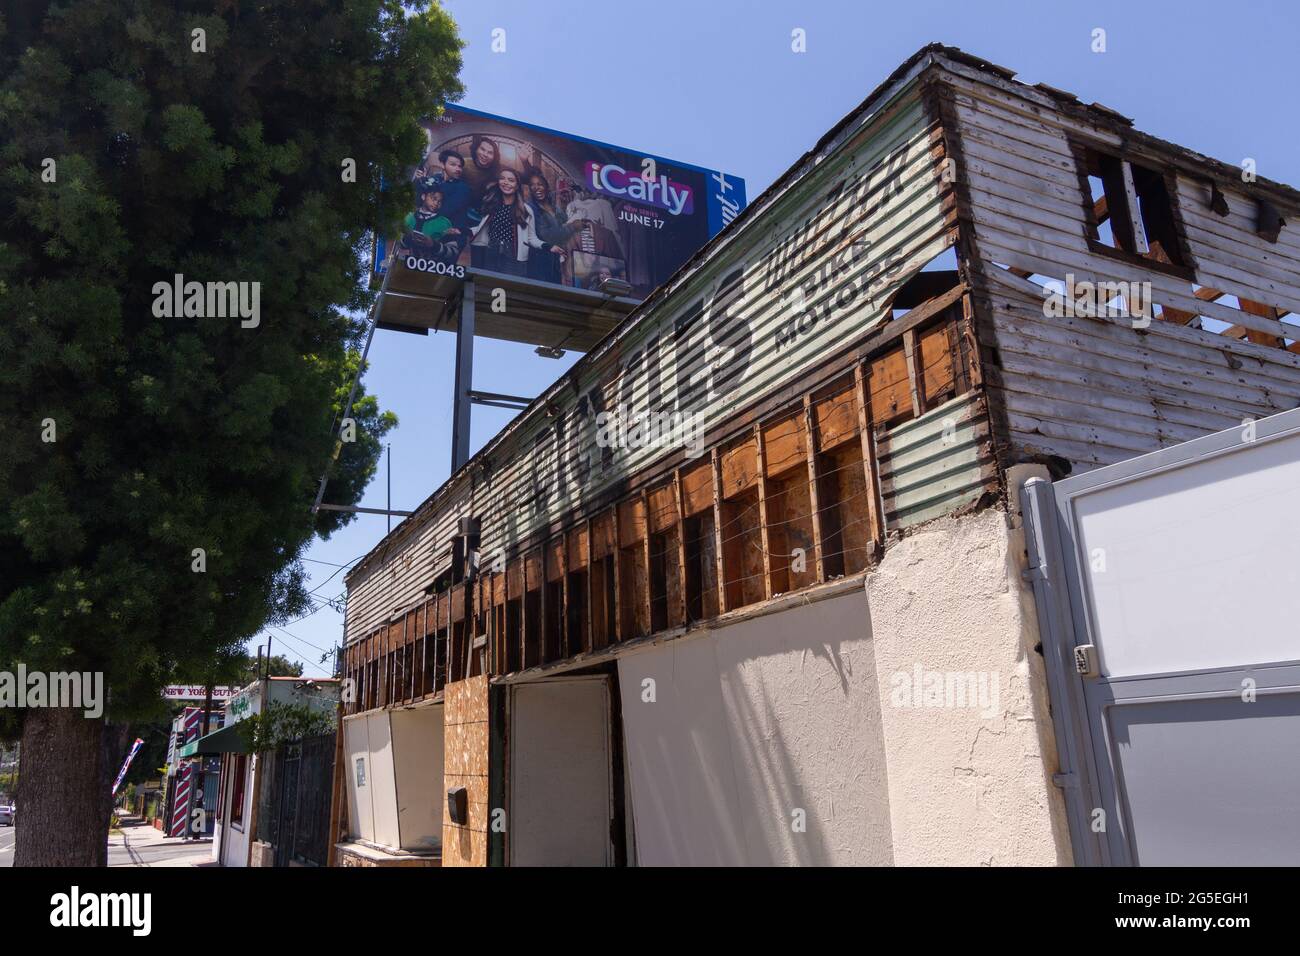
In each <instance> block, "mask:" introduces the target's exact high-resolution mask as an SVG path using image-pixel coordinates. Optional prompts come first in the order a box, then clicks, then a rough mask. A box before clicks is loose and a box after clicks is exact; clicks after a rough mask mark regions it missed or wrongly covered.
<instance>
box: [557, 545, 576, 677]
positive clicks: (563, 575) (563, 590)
mask: <svg viewBox="0 0 1300 956" xmlns="http://www.w3.org/2000/svg"><path fill="white" fill-rule="evenodd" d="M569 600H570V598H569V532H568V531H562V532H561V533H560V658H561V659H563V658H566V657H571V656H572V655H573V653H574V651H573V649H572V648H571V647H569Z"/></svg>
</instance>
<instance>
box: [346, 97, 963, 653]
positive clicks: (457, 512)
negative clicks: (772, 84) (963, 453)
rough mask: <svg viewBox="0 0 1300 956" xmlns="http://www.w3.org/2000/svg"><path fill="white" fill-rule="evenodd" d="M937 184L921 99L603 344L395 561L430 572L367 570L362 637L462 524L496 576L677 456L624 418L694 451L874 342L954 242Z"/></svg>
mask: <svg viewBox="0 0 1300 956" xmlns="http://www.w3.org/2000/svg"><path fill="white" fill-rule="evenodd" d="M939 187H940V183H939V180H938V176H937V174H936V171H935V168H934V165H933V161H932V159H931V157H930V141H929V121H928V119H927V117H926V115H925V112H924V110H923V108H922V106H921V104H920V102H919V101H917V100H914V101H913V102H912V103H911V104H909V105H907V106H905V107H900V108H899V109H898V110H896V111H895V113H894V115H893V116H892V117H891V118H890V119H889V120H888V122H886V123H883V124H881V125H880V126H879V127H878V128H877V129H875V130H872V131H871V132H870V133H868V134H865V135H861V136H859V137H858V139H857V141H856V142H853V143H852V144H850V145H849V146H847V147H844V148H840V149H838V150H836V151H835V152H834V153H832V154H830V155H829V156H827V157H825V158H823V160H822V161H821V162H820V163H819V164H818V165H817V166H816V167H815V168H814V169H813V170H812V171H810V172H808V173H806V174H804V175H802V176H801V177H800V178H799V179H798V180H797V181H796V182H795V183H793V184H792V185H791V188H790V189H789V191H788V192H787V193H786V194H785V195H783V196H780V197H778V198H777V199H776V200H775V201H774V202H773V204H772V206H770V207H769V208H768V209H765V210H764V211H763V213H762V215H761V217H760V218H759V219H756V220H754V221H751V222H750V223H749V224H748V225H747V227H746V228H745V230H744V232H742V233H741V234H740V236H739V237H738V238H737V239H735V240H733V241H732V243H731V244H730V245H729V246H725V247H723V249H722V251H721V252H720V253H719V254H718V255H715V256H713V257H712V258H711V260H709V261H706V262H705V263H704V264H703V265H702V266H701V267H700V268H699V269H698V270H697V272H696V273H695V274H694V275H691V276H689V277H687V278H685V279H683V280H680V282H679V285H678V286H677V287H676V288H674V289H673V290H672V291H671V293H670V294H669V295H668V296H667V297H666V298H664V299H663V300H661V302H660V303H659V304H657V305H656V307H655V308H654V309H653V310H652V311H650V312H649V313H647V314H644V315H643V316H641V318H640V320H639V322H638V323H637V325H636V326H635V327H634V328H632V329H630V330H629V331H627V332H626V333H624V334H623V335H622V336H621V337H620V338H619V340H618V341H616V342H613V343H608V342H607V344H606V345H603V346H601V350H603V351H601V350H598V351H597V353H596V354H595V355H594V356H593V359H592V361H591V363H590V365H589V366H588V367H587V368H586V369H584V370H583V371H582V372H581V373H580V375H579V376H578V379H577V381H576V383H575V385H576V387H575V388H574V389H573V390H572V391H570V392H569V393H568V396H567V397H566V399H565V400H564V401H563V402H561V403H559V404H558V407H552V408H551V409H549V410H548V411H549V414H543V413H540V412H537V413H534V414H533V415H532V420H531V421H529V422H526V423H525V424H524V425H523V427H520V428H519V429H518V431H516V433H515V434H513V435H511V436H510V438H509V439H508V440H507V442H506V443H505V444H504V445H503V446H501V447H498V448H496V449H492V451H491V453H490V458H491V460H490V461H489V463H488V464H489V471H488V472H487V473H486V475H485V478H484V479H476V481H475V486H474V488H473V489H472V493H471V490H470V488H469V487H468V485H469V483H468V482H464V483H463V487H461V488H460V489H458V490H457V491H456V492H454V493H453V494H451V495H449V496H448V498H447V500H446V501H445V502H443V503H441V504H440V505H439V508H438V511H437V513H436V514H434V515H433V516H432V517H431V518H430V519H427V520H426V522H425V523H424V525H423V526H422V527H421V528H420V529H419V530H418V531H417V532H416V534H415V535H413V536H412V537H410V538H408V539H406V540H405V541H404V542H403V543H402V544H401V546H400V547H399V548H398V549H395V550H394V551H392V552H391V554H393V555H394V557H396V556H398V555H400V556H401V559H402V560H403V561H406V560H410V559H411V558H412V557H414V563H415V567H417V568H420V569H421V570H420V571H418V572H417V573H410V572H404V573H402V574H397V575H392V576H391V580H389V579H388V578H389V577H390V576H389V575H387V574H381V573H380V569H379V565H378V563H376V564H375V566H374V567H365V568H363V570H362V571H360V572H354V574H353V575H352V576H351V577H350V579H349V604H348V607H349V638H353V637H356V636H359V635H360V634H363V633H366V632H368V631H369V630H373V629H374V627H376V626H377V625H378V624H379V623H380V622H381V621H382V620H383V619H385V618H386V617H387V616H388V615H389V614H391V613H393V612H394V611H396V610H398V609H399V608H401V607H404V606H406V604H408V603H410V602H412V601H414V600H417V599H418V598H419V597H420V590H421V589H422V588H423V587H424V586H425V585H427V584H428V577H429V575H430V574H431V572H432V566H433V563H434V562H433V556H434V553H435V552H437V551H440V550H441V549H445V548H446V547H447V544H448V542H449V541H450V538H451V536H452V534H453V533H454V528H455V522H456V520H457V519H458V518H459V517H460V516H461V515H463V514H467V513H470V512H471V510H472V512H473V513H474V514H475V515H478V516H481V517H482V519H483V520H482V528H483V535H482V542H481V545H482V555H483V562H484V566H485V567H486V568H488V569H489V570H491V569H492V567H493V561H494V558H495V557H498V556H501V555H502V554H503V553H504V551H506V550H507V549H509V548H510V547H511V545H513V544H514V543H515V542H517V541H518V540H520V539H521V538H524V537H526V536H527V535H528V534H529V533H531V532H532V531H534V530H535V529H537V528H538V527H541V526H543V525H545V524H546V523H549V522H551V521H554V520H557V519H559V518H560V517H562V516H563V515H564V514H565V513H567V512H568V511H570V510H572V509H573V508H575V507H576V506H577V505H579V504H580V503H581V502H582V501H583V500H584V499H585V498H589V497H590V496H592V495H594V494H598V493H600V492H602V491H604V490H605V489H607V488H609V487H611V486H612V485H613V484H614V483H616V482H617V481H619V480H620V479H622V478H624V477H626V476H628V475H630V474H634V473H636V472H637V471H640V470H642V469H644V468H646V467H648V466H649V465H651V464H653V463H654V462H655V461H656V460H657V459H659V458H662V457H665V456H666V455H668V454H670V453H672V452H675V451H676V446H673V445H672V444H668V445H665V444H664V443H663V442H661V441H646V440H639V441H631V440H621V441H614V442H611V441H609V440H608V436H609V428H608V426H609V422H610V419H611V416H617V418H618V420H619V425H620V429H619V430H618V434H620V435H622V436H624V438H625V439H629V438H630V437H632V436H634V435H636V432H635V431H634V430H633V427H632V426H634V425H635V423H636V422H638V421H641V422H648V421H650V420H651V419H652V417H653V416H656V415H657V416H661V417H662V416H663V415H664V414H665V413H667V414H669V415H675V416H678V419H679V420H680V419H681V418H682V417H685V418H687V419H688V420H689V423H690V424H689V427H684V428H678V429H677V430H676V431H674V432H673V433H672V434H673V436H675V438H674V440H680V439H682V438H683V437H684V438H685V439H686V440H689V439H690V436H692V435H695V436H697V437H698V436H699V435H701V434H703V433H704V432H706V431H709V430H711V429H714V428H716V427H718V426H720V425H723V424H725V422H726V421H727V420H728V418H730V417H732V416H734V415H735V414H736V413H737V412H738V411H740V410H741V409H743V408H745V407H747V406H749V405H751V404H753V403H754V402H756V401H757V400H758V399H759V398H761V397H762V396H763V395H766V394H771V393H773V392H775V391H777V390H778V389H780V388H781V387H783V386H784V385H786V384H788V383H790V382H792V381H794V380H795V379H797V378H798V377H799V376H801V375H803V374H805V373H806V371H807V370H808V369H809V368H811V367H814V366H816V365H818V364H820V363H822V362H824V361H825V360H826V359H827V358H828V357H830V355H832V354H833V353H835V352H837V351H840V350H841V349H842V348H844V347H845V346H847V345H848V344H850V343H851V342H853V341H856V340H858V339H860V338H862V337H863V336H864V335H866V334H867V333H868V332H869V331H870V330H871V329H872V328H873V327H874V326H876V325H878V324H879V323H880V322H882V321H884V320H885V319H886V318H887V317H888V314H889V312H888V309H889V305H890V301H891V298H892V296H893V294H894V292H895V291H897V289H898V288H899V287H900V286H901V285H902V284H903V282H905V281H906V280H907V279H908V278H909V277H910V276H911V275H913V274H915V273H916V272H917V271H919V270H920V269H921V267H922V266H924V265H925V264H926V263H927V262H928V261H930V260H931V259H933V258H934V257H935V256H937V255H938V254H939V253H940V252H942V251H943V250H944V249H945V248H946V246H947V244H948V242H949V239H948V229H947V226H946V224H945V221H944V214H943V210H942V208H941V203H940V200H939V193H940V189H939ZM602 416H603V417H602ZM602 424H603V425H604V426H605V434H604V435H602V433H601V426H602ZM643 431H644V430H643ZM656 434H657V432H656ZM640 437H641V438H642V439H644V437H645V436H644V435H642V436H640ZM688 453H689V449H688ZM386 589H387V590H386Z"/></svg>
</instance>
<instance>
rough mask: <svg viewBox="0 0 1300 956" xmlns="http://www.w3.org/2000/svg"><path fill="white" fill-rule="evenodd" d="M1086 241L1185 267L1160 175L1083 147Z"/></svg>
mask: <svg viewBox="0 0 1300 956" xmlns="http://www.w3.org/2000/svg"><path fill="white" fill-rule="evenodd" d="M1081 162H1082V163H1083V166H1084V169H1083V171H1082V172H1083V174H1084V178H1085V179H1086V181H1087V184H1088V204H1089V208H1090V210H1091V211H1090V215H1089V217H1088V234H1089V238H1091V239H1092V240H1094V241H1095V242H1098V243H1100V244H1102V245H1104V246H1108V247H1110V248H1113V249H1118V250H1120V251H1122V252H1126V253H1128V254H1129V255H1132V256H1138V257H1141V258H1144V259H1150V260H1153V261H1155V262H1160V263H1164V264H1166V265H1172V266H1178V267H1184V266H1185V265H1186V263H1185V262H1184V261H1183V256H1182V251H1181V249H1180V248H1179V243H1178V232H1177V227H1176V225H1175V220H1174V207H1173V201H1172V199H1171V197H1170V193H1169V187H1168V184H1167V183H1166V181H1165V177H1164V175H1163V174H1162V173H1160V172H1158V171H1157V170H1154V169H1149V168H1147V167H1146V166H1140V165H1138V164H1136V163H1133V162H1131V161H1130V160H1126V159H1121V158H1120V157H1118V156H1112V155H1110V154H1109V153H1103V152H1100V151H1098V150H1096V149H1091V148H1084V149H1083V150H1082V160H1081Z"/></svg>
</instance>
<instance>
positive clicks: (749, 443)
mask: <svg viewBox="0 0 1300 956" xmlns="http://www.w3.org/2000/svg"><path fill="white" fill-rule="evenodd" d="M718 457H719V459H720V465H721V468H722V497H724V498H734V497H735V496H736V495H738V494H740V493H741V492H742V491H746V490H748V489H750V488H753V487H754V486H755V485H756V484H757V482H758V446H757V444H756V442H755V440H754V439H753V438H752V437H751V438H746V439H745V440H744V441H742V442H739V443H737V444H734V445H731V446H729V447H727V448H725V449H723V451H722V453H721V454H720V455H719V456H718Z"/></svg>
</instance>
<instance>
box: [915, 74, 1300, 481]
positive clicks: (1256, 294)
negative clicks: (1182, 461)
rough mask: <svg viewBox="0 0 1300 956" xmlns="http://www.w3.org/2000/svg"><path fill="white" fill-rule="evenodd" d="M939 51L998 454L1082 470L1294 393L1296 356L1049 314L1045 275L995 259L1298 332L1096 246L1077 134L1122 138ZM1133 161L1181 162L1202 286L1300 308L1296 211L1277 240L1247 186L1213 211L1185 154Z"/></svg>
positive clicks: (1226, 422)
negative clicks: (976, 265) (1222, 212)
mask: <svg viewBox="0 0 1300 956" xmlns="http://www.w3.org/2000/svg"><path fill="white" fill-rule="evenodd" d="M941 63H942V66H943V69H942V70H941V71H940V74H939V76H940V78H941V81H942V82H944V83H947V84H950V86H949V92H948V95H950V96H951V102H952V107H953V115H954V117H955V120H956V124H957V132H958V133H959V135H960V139H961V146H962V152H963V154H964V155H963V159H964V161H963V163H962V166H963V168H962V169H960V170H959V171H958V176H959V177H960V178H962V180H963V181H964V182H965V184H966V186H967V188H968V191H969V195H970V200H971V204H970V215H971V217H972V219H973V225H974V239H975V245H976V249H977V252H978V255H979V257H980V259H981V260H982V265H983V268H982V269H981V270H979V272H980V274H981V275H982V276H983V277H984V278H983V280H982V285H983V288H980V289H977V298H978V299H979V300H980V301H982V302H983V303H985V304H987V305H988V306H989V310H988V311H989V312H991V324H986V325H985V327H984V328H983V329H982V332H981V335H982V342H983V344H984V345H985V346H986V347H988V348H989V349H990V351H991V355H992V356H993V358H994V360H993V361H991V362H986V363H985V368H984V374H985V376H986V380H987V384H988V387H989V389H990V395H989V400H990V401H991V402H994V401H996V402H997V404H998V405H999V407H1002V406H1005V416H1004V421H1002V422H999V429H998V431H999V433H998V434H997V435H996V436H995V437H996V438H997V439H998V441H999V442H1002V443H1008V444H1009V455H1008V457H1007V458H1006V460H1005V461H1004V462H1003V464H1004V465H1007V464H1011V463H1014V462H1015V461H1018V460H1039V461H1042V460H1049V459H1051V458H1059V459H1063V460H1064V462H1067V463H1068V465H1069V467H1070V468H1072V469H1073V471H1074V472H1079V471H1083V470H1087V469H1090V468H1093V467H1096V466H1098V465H1104V464H1110V463H1112V462H1116V461H1121V460H1124V459H1126V458H1132V457H1134V456H1136V455H1140V454H1144V453H1146V452H1149V451H1153V450H1155V449H1158V448H1160V447H1164V446H1166V445H1171V444H1176V443H1178V442H1182V441H1186V440H1188V439H1191V438H1195V437H1197V436H1199V435H1204V434H1207V433H1210V432H1213V431H1217V430H1220V429H1223V428H1227V427H1231V426H1233V425H1240V424H1241V423H1242V421H1243V420H1244V419H1247V418H1259V417H1263V416H1266V415H1270V414H1274V413H1276V412H1279V411H1284V410H1287V409H1290V408H1294V407H1296V406H1297V405H1300V355H1297V354H1295V353H1292V352H1288V351H1286V350H1284V349H1281V348H1275V347H1270V346H1266V345H1259V344H1254V343H1251V342H1248V341H1244V340H1240V339H1233V338H1231V337H1228V336H1224V335H1218V334H1215V333H1212V332H1209V331H1203V330H1200V329H1195V328H1189V327H1184V326H1180V325H1176V324H1174V323H1171V322H1164V321H1160V320H1154V321H1153V322H1152V323H1151V325H1150V327H1149V328H1147V329H1145V330H1135V329H1133V328H1132V327H1131V321H1130V320H1127V319H1123V320H1116V319H1113V318H1112V319H1096V318H1086V317H1052V316H1048V315H1046V314H1045V312H1044V308H1043V301H1044V298H1043V294H1042V292H1041V290H1040V288H1039V287H1038V286H1037V285H1035V284H1033V283H1031V282H1028V281H1026V280H1024V279H1020V278H1017V277H1016V276H1014V275H1011V274H1010V273H1008V272H1006V271H1005V270H1003V269H1000V268H998V267H997V266H995V265H993V263H1001V264H1003V265H1008V266H1012V267H1018V268H1022V269H1027V270H1030V271H1032V272H1036V273H1039V274H1041V275H1045V276H1050V277H1053V278H1064V277H1065V276H1066V274H1067V273H1072V274H1073V275H1074V276H1075V279H1076V281H1093V282H1095V281H1124V282H1129V281H1137V282H1143V281H1148V282H1150V283H1151V288H1152V297H1153V298H1154V301H1155V302H1157V303H1158V304H1160V305H1161V306H1166V307H1173V308H1175V309H1182V310H1186V311H1188V312H1192V313H1195V314H1199V315H1203V316H1207V317H1211V318H1216V319H1221V320H1222V321H1225V322H1229V323H1232V324H1242V325H1247V326H1249V325H1250V323H1251V322H1256V323H1257V326H1260V325H1262V326H1264V327H1267V328H1269V329H1270V330H1272V329H1276V331H1277V332H1278V334H1280V335H1284V336H1285V337H1287V338H1295V337H1300V318H1297V317H1296V316H1295V315H1291V316H1287V317H1285V318H1284V320H1283V323H1281V324H1273V325H1269V324H1268V323H1270V322H1272V321H1273V320H1269V319H1263V318H1259V317H1251V316H1245V315H1243V313H1242V312H1240V311H1239V310H1237V309H1234V308H1231V307H1230V306H1228V305H1226V304H1223V303H1221V302H1206V301H1203V300H1199V299H1196V298H1195V297H1194V295H1193V286H1192V283H1191V282H1190V281H1188V280H1186V279H1182V278H1178V277H1176V276H1172V275H1169V274H1168V273H1166V272H1160V271H1155V270H1152V269H1149V268H1144V267H1143V266H1142V265H1141V264H1138V263H1129V262H1124V261H1119V260H1117V259H1114V258H1111V257H1109V256H1105V255H1101V254H1098V253H1096V252H1094V251H1093V250H1092V249H1091V248H1090V247H1089V245H1088V242H1087V238H1086V232H1085V214H1084V203H1085V202H1086V200H1085V198H1084V197H1083V195H1082V191H1081V187H1080V183H1079V175H1078V171H1077V169H1076V165H1075V157H1074V154H1073V153H1072V151H1071V148H1070V142H1069V139H1068V138H1067V137H1072V138H1076V139H1079V140H1084V141H1088V142H1092V143H1095V144H1097V145H1099V146H1100V147H1102V148H1110V149H1112V150H1114V151H1116V152H1117V153H1118V152H1122V150H1123V148H1124V146H1125V145H1126V143H1127V137H1121V135H1120V134H1118V133H1117V132H1116V131H1115V130H1114V129H1112V128H1109V127H1108V126H1106V125H1105V124H1096V125H1093V124H1088V123H1086V122H1084V121H1083V120H1081V119H1080V118H1079V117H1077V116H1069V115H1067V114H1066V112H1065V111H1063V110H1061V109H1060V108H1058V107H1057V106H1056V104H1055V103H1054V102H1053V101H1052V100H1051V99H1050V98H1049V97H1047V96H1046V95H1044V94H1042V93H1040V92H1038V91H1036V90H1033V89H1031V88H1029V87H1025V86H1023V85H1022V84H1018V83H1012V82H1008V81H1006V80H1003V79H999V78H996V77H992V76H989V75H987V74H983V73H980V72H978V71H975V70H973V69H971V68H969V67H967V66H965V65H963V64H959V63H951V62H949V61H948V60H942V61H941ZM1135 135H1136V134H1135ZM1130 145H1131V144H1130ZM1135 158H1136V161H1138V162H1140V163H1142V164H1144V165H1146V166H1148V167H1149V168H1153V169H1165V168H1168V166H1176V167H1177V169H1178V172H1177V176H1176V195H1175V197H1174V202H1175V206H1176V212H1175V214H1176V216H1177V217H1178V218H1179V219H1180V220H1181V224H1182V237H1183V239H1184V241H1185V243H1186V252H1188V253H1190V256H1191V262H1189V265H1190V266H1191V267H1192V269H1193V271H1194V274H1195V282H1196V284H1197V285H1200V286H1208V287H1212V288H1215V289H1220V290H1222V291H1223V292H1225V293H1227V294H1229V295H1237V296H1239V297H1241V298H1246V299H1253V300H1256V301H1259V302H1263V303H1266V304H1268V305H1272V306H1276V307H1279V308H1280V309H1282V310H1283V311H1287V310H1290V309H1296V310H1297V311H1300V230H1297V229H1296V228H1295V226H1294V224H1293V223H1292V222H1289V223H1288V226H1287V227H1286V228H1284V229H1283V230H1282V234H1281V237H1280V239H1279V241H1278V242H1277V243H1276V244H1273V243H1268V242H1266V241H1265V240H1263V239H1261V238H1260V237H1258V236H1256V235H1255V233H1254V214H1255V213H1254V210H1255V201H1254V198H1252V196H1251V195H1250V194H1249V193H1248V192H1246V191H1244V189H1243V190H1234V189H1232V188H1230V187H1228V186H1227V185H1224V184H1223V183H1222V181H1220V189H1221V191H1222V192H1223V193H1224V194H1225V195H1226V197H1227V201H1228V204H1229V208H1230V214H1229V216H1228V217H1226V218H1222V217H1219V216H1217V215H1215V214H1214V213H1213V212H1212V211H1211V210H1210V209H1209V193H1210V189H1209V185H1208V178H1207V179H1206V180H1205V181H1202V180H1201V179H1199V178H1197V176H1196V175H1195V174H1194V173H1192V172H1189V171H1188V169H1187V168H1186V167H1187V162H1186V158H1185V157H1182V158H1180V159H1179V160H1178V162H1176V163H1175V162H1174V161H1173V160H1172V159H1171V160H1170V163H1169V164H1168V166H1167V165H1162V163H1161V162H1160V158H1159V157H1156V156H1153V155H1152V154H1151V153H1150V152H1138V153H1137V154H1136V156H1135ZM1207 169H1208V167H1207ZM1207 176H1208V173H1207ZM1243 319H1244V321H1243ZM1292 323H1296V325H1295V326H1293V325H1292ZM1003 429H1005V430H1006V432H1007V434H1005V435H1004V434H1002V433H1001V432H1002V430H1003Z"/></svg>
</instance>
